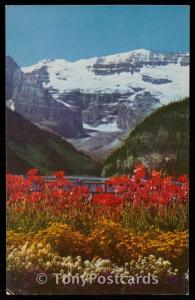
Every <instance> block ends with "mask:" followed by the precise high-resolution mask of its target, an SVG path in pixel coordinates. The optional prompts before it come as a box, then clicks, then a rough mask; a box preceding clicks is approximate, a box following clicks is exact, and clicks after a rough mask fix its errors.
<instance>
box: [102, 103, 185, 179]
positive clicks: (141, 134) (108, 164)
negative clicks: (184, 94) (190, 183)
mask: <svg viewBox="0 0 195 300" xmlns="http://www.w3.org/2000/svg"><path fill="white" fill-rule="evenodd" d="M188 143H189V98H185V99H184V100H182V101H179V102H175V103H170V104H168V105H166V106H163V107H161V108H159V109H157V110H156V111H155V112H154V113H152V114H151V115H150V116H149V117H147V118H145V120H144V121H143V122H141V123H140V124H139V125H138V126H137V127H136V128H135V129H134V130H133V131H132V132H131V133H130V135H129V137H128V138H127V139H126V140H125V142H124V144H123V145H121V147H120V148H118V149H117V150H115V151H114V152H113V153H112V154H111V155H110V156H109V157H108V158H107V159H106V160H105V162H104V167H103V175H104V176H105V175H106V176H110V175H113V174H122V173H129V172H130V171H131V170H132V167H133V165H134V164H135V163H137V162H143V163H145V164H146V165H148V166H149V167H157V168H161V169H163V170H165V171H167V172H168V173H169V174H172V175H176V174H181V173H187V172H188V152H189V149H188Z"/></svg>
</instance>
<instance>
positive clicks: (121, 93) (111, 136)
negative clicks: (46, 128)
mask: <svg viewBox="0 0 195 300" xmlns="http://www.w3.org/2000/svg"><path fill="white" fill-rule="evenodd" d="M21 69H22V72H23V73H24V76H26V77H27V78H28V80H34V81H35V80H36V81H37V82H38V83H39V85H40V86H41V87H42V88H43V90H45V91H46V92H47V93H48V94H49V95H50V96H51V97H52V99H53V100H55V101H56V105H57V104H58V105H63V106H64V108H66V109H67V110H69V111H71V112H72V114H73V115H74V113H75V112H76V111H77V113H78V110H80V111H82V124H83V127H84V130H85V132H86V133H87V134H88V135H89V136H88V137H86V138H84V139H79V140H77V139H71V142H72V143H74V145H75V146H77V148H79V149H82V150H87V151H88V152H93V153H96V154H98V153H99V151H100V152H107V151H108V152H109V151H110V149H112V148H113V146H115V145H117V143H118V142H119V140H117V137H119V136H123V135H126V134H127V133H128V132H129V130H131V129H132V128H133V127H134V126H135V125H136V124H137V123H138V122H140V121H141V120H142V119H143V118H144V117H145V116H147V115H148V114H150V113H151V112H152V111H153V110H154V109H155V108H156V107H158V106H161V105H163V104H167V103H169V102H170V101H177V100H179V99H180V98H182V97H185V96H188V95H189V53H158V52H152V51H149V50H145V49H138V50H133V51H129V52H125V53H119V54H114V55H108V56H103V57H94V58H88V59H81V60H78V61H75V62H69V61H66V60H64V59H47V60H42V61H40V62H39V63H37V64H35V65H33V66H29V67H22V68H21ZM12 100H13V99H12ZM61 135H63V134H62V133H61ZM63 136H64V137H66V136H67V134H66V133H65V134H64V135H63ZM68 136H69V137H70V135H68ZM73 137H74V136H73ZM78 137H79V136H78ZM108 140H109V141H108ZM87 145H88V146H87ZM104 150H105V151H104Z"/></svg>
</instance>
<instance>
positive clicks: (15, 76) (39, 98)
mask: <svg viewBox="0 0 195 300" xmlns="http://www.w3.org/2000/svg"><path fill="white" fill-rule="evenodd" d="M6 63H7V65H6V85H7V93H6V96H7V101H8V104H9V103H10V101H11V103H12V105H14V110H15V111H16V112H18V113H20V114H21V115H22V116H24V117H25V118H27V119H29V120H30V121H31V122H32V123H36V124H38V125H40V126H42V127H44V128H48V129H51V130H53V131H54V132H56V133H58V134H59V135H61V136H66V137H81V136H82V137H84V136H86V133H85V131H84V129H83V123H82V114H81V109H80V108H79V107H78V106H75V107H71V106H67V105H65V103H63V102H60V101H57V100H55V99H53V97H52V95H51V94H50V93H49V92H48V91H47V89H44V88H43V87H42V83H43V81H47V80H48V79H47V78H48V74H47V72H46V69H45V68H44V67H43V68H42V69H41V70H40V71H39V73H37V72H36V71H35V72H32V73H31V74H24V73H23V72H22V71H21V69H20V68H19V67H18V66H17V65H16V63H15V62H14V61H13V60H12V59H11V58H10V57H7V61H6ZM40 74H41V76H40ZM10 99H11V100H10Z"/></svg>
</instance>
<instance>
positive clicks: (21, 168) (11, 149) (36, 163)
mask: <svg viewBox="0 0 195 300" xmlns="http://www.w3.org/2000/svg"><path fill="white" fill-rule="evenodd" d="M6 125H7V126H6V131H7V133H6V136H7V172H12V173H15V174H25V173H26V171H27V170H28V169H29V168H32V167H33V168H37V169H39V171H40V172H41V174H44V175H46V174H51V172H52V171H55V170H64V171H65V173H66V174H72V175H73V174H76V175H98V174H99V172H100V167H99V165H98V164H97V163H96V162H94V161H92V160H91V159H90V158H89V157H88V156H86V155H84V154H83V153H81V152H78V151H77V150H76V149H75V148H74V147H73V146H72V145H71V144H70V143H68V142H66V141H65V140H63V139H61V138H60V137H58V136H56V135H54V134H53V133H50V132H48V131H45V130H43V129H40V128H38V127H37V126H35V125H33V124H31V123H30V122H29V121H28V120H26V119H24V118H23V117H22V116H21V115H19V114H18V113H16V112H12V111H11V110H9V109H7V110H6Z"/></svg>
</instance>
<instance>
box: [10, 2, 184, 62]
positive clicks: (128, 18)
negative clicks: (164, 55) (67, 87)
mask: <svg viewBox="0 0 195 300" xmlns="http://www.w3.org/2000/svg"><path fill="white" fill-rule="evenodd" d="M139 48H144V49H149V50H154V51H162V52H165V51H168V52H175V51H189V6H187V5H141V6H140V5H111V6H109V5H98V6H97V5H94V6H93V5H63V6H62V5H60V6H58V5H8V6H7V7H6V52H7V54H9V55H11V56H12V57H13V58H14V59H15V61H16V62H17V63H18V64H19V65H20V66H28V65H31V64H34V63H36V62H38V61H39V60H41V59H47V58H64V59H66V60H69V61H75V60H78V59H80V58H88V57H93V56H101V55H108V54H114V53H119V52H126V51H130V50H133V49H139Z"/></svg>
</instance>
